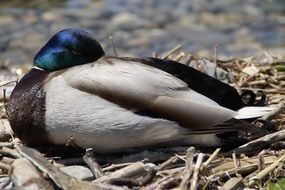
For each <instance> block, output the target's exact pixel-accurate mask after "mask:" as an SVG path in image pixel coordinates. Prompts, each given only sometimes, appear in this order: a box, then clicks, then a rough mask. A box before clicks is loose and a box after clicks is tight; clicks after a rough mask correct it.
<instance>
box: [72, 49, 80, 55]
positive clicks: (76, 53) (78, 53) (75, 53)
mask: <svg viewBox="0 0 285 190" xmlns="http://www.w3.org/2000/svg"><path fill="white" fill-rule="evenodd" d="M71 52H72V53H73V54H74V55H81V52H80V51H79V50H77V49H72V50H71Z"/></svg>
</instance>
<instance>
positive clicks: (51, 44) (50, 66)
mask: <svg viewBox="0 0 285 190" xmlns="http://www.w3.org/2000/svg"><path fill="white" fill-rule="evenodd" d="M104 55H105V53H104V50H103V48H102V47H101V45H100V44H99V43H98V42H97V41H96V40H95V38H94V37H93V35H91V34H89V33H87V32H85V31H83V30H81V29H65V30H62V31H60V32H58V33H56V34H55V35H54V36H53V37H52V38H51V39H50V40H49V41H48V42H47V43H46V44H45V45H44V47H42V49H41V50H40V51H39V52H38V53H37V55H36V56H35V58H34V66H37V67H39V68H41V69H43V70H46V71H56V70H60V69H65V68H68V67H72V66H75V65H82V64H86V63H90V62H93V61H96V60H98V59H99V58H100V57H102V56H104Z"/></svg>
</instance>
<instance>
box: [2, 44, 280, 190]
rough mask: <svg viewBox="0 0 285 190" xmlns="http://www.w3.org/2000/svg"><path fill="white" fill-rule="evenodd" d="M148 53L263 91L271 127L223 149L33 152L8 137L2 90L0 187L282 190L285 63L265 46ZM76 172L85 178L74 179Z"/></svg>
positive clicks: (10, 134)
mask: <svg viewBox="0 0 285 190" xmlns="http://www.w3.org/2000/svg"><path fill="white" fill-rule="evenodd" d="M153 57H160V58H162V59H171V60H174V61H179V62H182V63H184V64H186V65H190V66H192V67H195V68H196V69H198V70H200V71H202V72H208V74H210V75H213V76H215V77H217V78H219V79H220V80H224V81H227V82H229V83H230V84H231V85H233V86H234V87H235V88H236V89H238V90H239V91H240V92H242V91H244V90H252V91H255V92H258V91H260V90H262V91H264V92H266V94H267V97H268V104H269V105H271V104H277V105H275V106H277V107H278V109H277V110H276V111H274V112H272V113H270V114H268V115H266V116H264V117H263V118H262V119H263V120H267V121H271V122H273V123H274V124H275V126H277V128H278V129H277V132H274V133H271V134H268V135H266V136H264V137H261V138H259V139H255V140H253V141H251V142H249V143H247V144H245V145H243V146H241V147H238V148H237V149H235V150H231V151H228V152H224V151H221V149H220V148H217V149H216V150H213V149H203V148H197V147H196V148H194V147H171V148H164V149H163V148H158V149H154V150H143V151H140V152H136V153H132V154H124V155H100V154H95V155H94V154H93V151H92V150H91V149H88V150H86V152H84V153H82V152H76V153H71V152H68V151H66V149H64V150H57V151H55V149H48V150H47V149H45V150H42V149H41V150H36V149H33V148H30V147H26V146H25V145H23V144H22V143H21V142H20V141H19V140H18V139H17V138H15V137H14V136H13V133H12V131H11V129H10V128H9V123H8V121H7V115H6V112H5V105H6V97H5V96H6V95H5V90H4V93H3V96H2V97H0V101H1V104H0V105H1V113H0V114H1V118H2V119H1V125H2V128H1V131H0V140H1V141H2V142H1V143H0V155H1V157H0V175H1V177H0V189H2V188H7V189H9V188H11V187H12V186H15V187H25V188H34V189H57V188H59V189H130V188H131V189H171V188H174V189H181V190H184V189H185V190H186V189H220V188H222V189H238V188H240V189H243V188H246V187H248V188H257V189H261V188H269V189H275V188H277V187H278V186H279V187H284V188H285V179H284V178H283V176H284V174H285V170H284V169H285V165H284V162H285V141H284V139H285V130H283V128H284V121H285V114H283V110H284V105H283V104H282V102H283V101H284V99H285V90H284V86H285V64H284V63H285V62H284V60H283V58H282V57H274V56H272V55H270V54H269V53H268V52H266V51H265V52H262V53H261V54H260V55H259V56H254V57H249V58H243V59H228V60H220V59H218V48H217V47H216V49H215V55H214V57H213V58H201V57H195V56H193V55H191V54H189V53H185V52H183V51H182V50H181V46H179V45H178V46H177V47H175V48H173V49H172V50H171V51H169V52H167V53H165V54H164V55H162V56H159V55H157V54H156V53H154V54H153ZM209 68H210V69H209ZM11 82H12V83H13V81H11ZM11 82H8V83H11ZM6 85H7V83H5V84H2V85H1V88H2V89H5V86H6ZM257 94H258V93H257ZM280 103H281V104H280ZM257 123H258V122H256V123H255V124H256V125H257ZM50 152H53V153H54V152H65V153H66V154H64V156H62V155H54V154H51V153H50ZM86 165H87V166H88V167H89V168H90V170H89V169H88V168H87V167H85V166H86ZM72 168H73V170H74V168H75V172H72ZM81 172H82V173H84V174H85V175H84V176H80V174H81Z"/></svg>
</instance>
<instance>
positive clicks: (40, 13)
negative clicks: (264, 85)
mask: <svg viewBox="0 0 285 190" xmlns="http://www.w3.org/2000/svg"><path fill="white" fill-rule="evenodd" d="M284 10H285V6H284V1H281V0H274V1H258V0H251V1H238V0H231V1H227V0H218V1H212V0H183V1H178V0H165V1H163V2H160V1H153V0H147V1H138V0H135V1H133V0H105V1H100V0H93V1H92V0H82V1H76V0H68V1H67V0H66V1H60V2H59V1H55V0H50V1H41V0H33V1H28V2H27V1H25V2H24V3H23V1H19V0H12V1H8V0H6V1H5V0H4V1H1V3H0V74H1V75H4V74H5V75H9V76H10V75H11V74H21V73H23V72H26V70H27V68H29V67H30V66H31V64H32V61H33V56H34V55H35V53H36V52H37V51H38V50H39V48H40V47H41V46H42V45H43V43H44V42H46V41H47V40H48V38H50V37H51V36H52V35H53V34H54V33H56V32H57V31H59V30H61V29H64V28H69V27H80V28H83V29H86V30H88V31H90V32H92V33H94V34H95V36H96V37H97V39H98V40H99V41H100V42H101V43H102V44H103V46H104V48H105V50H106V51H107V52H108V53H109V54H112V51H111V47H110V42H109V36H113V41H114V43H115V44H116V47H117V50H118V53H119V55H121V56H129V55H130V56H142V57H143V56H150V55H152V52H154V51H155V52H158V53H163V52H165V51H167V50H169V49H171V48H173V47H174V46H176V45H177V44H181V45H182V47H183V49H184V50H185V51H186V52H191V53H192V54H197V55H200V56H206V57H213V55H214V47H215V45H216V44H218V46H219V58H229V57H241V56H242V57H244V56H252V55H256V54H257V53H259V52H260V50H262V49H264V48H266V49H268V50H269V51H270V52H271V53H273V54H275V55H279V56H282V55H283V52H284V47H283V46H284V44H285V40H284V36H285V33H284V29H285V25H284V23H285V16H284V15H283V14H282V13H283V12H284ZM2 79H3V76H2ZM0 80H1V78H0Z"/></svg>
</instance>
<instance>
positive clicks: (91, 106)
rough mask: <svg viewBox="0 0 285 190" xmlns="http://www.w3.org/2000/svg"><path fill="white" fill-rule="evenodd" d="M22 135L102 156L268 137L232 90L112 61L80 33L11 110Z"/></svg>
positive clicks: (51, 53)
mask: <svg viewBox="0 0 285 190" xmlns="http://www.w3.org/2000/svg"><path fill="white" fill-rule="evenodd" d="M7 111H8V119H9V122H10V125H11V128H12V130H13V131H14V133H15V135H16V136H17V137H18V138H19V139H20V140H21V141H22V142H23V143H25V144H27V145H30V146H39V145H41V146H65V145H66V144H67V143H68V142H70V140H71V141H72V144H73V145H75V146H77V147H80V148H83V149H86V148H93V150H94V151H95V152H98V153H117V152H127V151H129V150H134V149H141V148H152V147H169V146H188V145H196V146H203V147H219V146H234V145H237V144H239V143H244V142H247V141H248V139H249V137H248V135H249V134H251V137H254V138H256V137H259V136H262V135H264V134H266V131H264V129H262V128H260V127H256V126H254V125H253V124H251V123H249V122H247V121H245V120H244V119H249V118H256V117H260V116H262V115H264V114H266V113H268V112H270V111H272V108H270V107H244V103H242V101H241V96H240V95H239V94H238V92H237V91H236V90H235V89H234V88H233V87H231V86H230V85H228V84H226V83H223V82H220V81H219V80H217V79H215V78H213V77H210V76H208V75H206V74H204V73H201V72H200V71H198V70H195V69H194V68H191V67H189V66H186V65H183V64H181V63H178V62H175V61H167V60H162V59H158V58H131V57H114V56H107V55H105V52H104V50H103V48H102V46H101V45H100V43H99V42H97V40H96V39H95V37H94V36H93V35H92V34H90V33H88V32H86V31H84V30H82V29H77V28H75V29H74V28H69V29H64V30H62V31H59V32H58V33H56V34H55V35H54V36H53V37H51V38H50V40H49V41H48V42H47V43H46V44H45V45H44V46H43V47H42V48H41V49H40V50H39V52H38V53H37V54H36V56H35V58H34V62H33V68H32V69H31V70H30V71H29V72H28V73H27V74H25V75H24V76H23V77H22V78H21V80H20V81H19V82H18V83H17V85H16V86H15V88H14V90H13V92H12V93H11V95H10V98H9V101H8V103H7Z"/></svg>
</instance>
